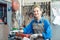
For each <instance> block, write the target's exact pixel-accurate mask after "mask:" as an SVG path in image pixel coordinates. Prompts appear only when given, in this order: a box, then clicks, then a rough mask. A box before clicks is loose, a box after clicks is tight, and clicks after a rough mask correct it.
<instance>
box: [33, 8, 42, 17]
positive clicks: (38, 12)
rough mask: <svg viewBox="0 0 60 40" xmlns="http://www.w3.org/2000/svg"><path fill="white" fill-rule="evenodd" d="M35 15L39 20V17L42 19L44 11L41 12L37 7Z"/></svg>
mask: <svg viewBox="0 0 60 40" xmlns="http://www.w3.org/2000/svg"><path fill="white" fill-rule="evenodd" d="M33 14H34V17H36V18H38V17H41V15H42V11H41V10H40V8H39V7H35V8H34V12H33Z"/></svg>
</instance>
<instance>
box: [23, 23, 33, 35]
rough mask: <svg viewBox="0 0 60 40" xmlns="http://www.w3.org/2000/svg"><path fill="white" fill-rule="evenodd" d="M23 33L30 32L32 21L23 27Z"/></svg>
mask: <svg viewBox="0 0 60 40" xmlns="http://www.w3.org/2000/svg"><path fill="white" fill-rule="evenodd" d="M23 31H24V32H23V33H24V34H31V33H32V22H30V23H29V24H28V25H27V26H26V27H25V28H23Z"/></svg>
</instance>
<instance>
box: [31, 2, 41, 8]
mask: <svg viewBox="0 0 60 40" xmlns="http://www.w3.org/2000/svg"><path fill="white" fill-rule="evenodd" d="M36 7H38V8H40V9H41V7H40V5H39V4H37V3H36V2H34V5H33V6H32V9H34V8H36Z"/></svg>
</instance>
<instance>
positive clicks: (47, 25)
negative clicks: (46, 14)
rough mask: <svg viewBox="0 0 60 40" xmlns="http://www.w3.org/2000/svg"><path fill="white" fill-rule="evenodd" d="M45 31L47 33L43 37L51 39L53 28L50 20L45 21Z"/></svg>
mask: <svg viewBox="0 0 60 40" xmlns="http://www.w3.org/2000/svg"><path fill="white" fill-rule="evenodd" d="M44 30H45V31H44V32H43V33H42V35H43V37H44V38H45V39H47V38H51V36H52V28H51V25H50V23H49V21H48V20H45V21H44Z"/></svg>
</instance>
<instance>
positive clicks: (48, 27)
mask: <svg viewBox="0 0 60 40" xmlns="http://www.w3.org/2000/svg"><path fill="white" fill-rule="evenodd" d="M42 21H43V23H44V30H45V32H42V35H43V37H44V39H48V38H51V36H52V33H51V31H52V30H51V25H50V23H49V21H48V20H46V19H44V18H42V19H41V20H40V21H39V23H41V22H42ZM34 22H36V23H37V21H36V20H32V21H31V22H30V23H29V24H28V25H27V26H26V27H25V28H24V29H23V30H24V34H33V33H34V30H33V25H32V24H33V23H34Z"/></svg>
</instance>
